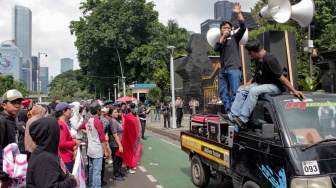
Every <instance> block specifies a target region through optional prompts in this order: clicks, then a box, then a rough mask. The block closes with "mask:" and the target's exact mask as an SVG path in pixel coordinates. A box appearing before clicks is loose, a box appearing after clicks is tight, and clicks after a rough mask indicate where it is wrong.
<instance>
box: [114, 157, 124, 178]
mask: <svg viewBox="0 0 336 188" xmlns="http://www.w3.org/2000/svg"><path fill="white" fill-rule="evenodd" d="M122 162H123V158H121V157H119V156H118V155H116V156H115V158H114V159H113V175H114V176H118V175H119V174H120V173H121V166H122Z"/></svg>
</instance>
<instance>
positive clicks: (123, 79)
mask: <svg viewBox="0 0 336 188" xmlns="http://www.w3.org/2000/svg"><path fill="white" fill-rule="evenodd" d="M114 47H115V49H116V51H117V55H118V59H119V64H120V71H121V81H122V83H123V90H124V97H126V84H125V78H126V77H124V70H123V67H122V65H121V60H120V56H119V51H118V48H117V47H116V46H115V45H114Z"/></svg>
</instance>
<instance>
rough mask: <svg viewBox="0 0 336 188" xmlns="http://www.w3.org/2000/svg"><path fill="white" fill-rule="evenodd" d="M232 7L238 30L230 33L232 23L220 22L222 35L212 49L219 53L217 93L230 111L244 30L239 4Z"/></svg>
mask: <svg viewBox="0 0 336 188" xmlns="http://www.w3.org/2000/svg"><path fill="white" fill-rule="evenodd" d="M233 7H234V8H233V10H232V11H233V12H234V13H236V14H237V17H238V20H239V30H238V31H237V32H236V33H235V34H233V35H231V31H232V29H233V28H232V24H231V23H230V22H227V21H224V22H222V23H221V24H220V32H221V35H222V37H221V38H220V39H219V41H218V42H217V43H216V44H215V46H214V51H216V52H219V54H220V64H221V70H220V73H219V95H220V98H221V99H222V100H223V103H224V107H225V110H226V111H227V112H230V108H231V105H232V103H233V101H234V100H235V97H236V93H237V90H238V88H239V85H240V79H241V75H242V71H241V64H242V63H241V60H240V56H239V41H240V40H241V39H242V38H243V36H244V33H245V31H246V25H245V20H244V18H243V15H242V13H241V6H240V4H239V3H235V4H234V6H233ZM230 93H231V96H230Z"/></svg>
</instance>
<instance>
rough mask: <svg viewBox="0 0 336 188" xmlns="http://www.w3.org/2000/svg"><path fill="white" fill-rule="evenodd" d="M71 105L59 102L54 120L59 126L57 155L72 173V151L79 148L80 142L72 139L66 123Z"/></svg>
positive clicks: (69, 116) (69, 115)
mask: <svg viewBox="0 0 336 188" xmlns="http://www.w3.org/2000/svg"><path fill="white" fill-rule="evenodd" d="M73 107H74V106H73V105H69V104H68V103H66V102H61V103H59V104H57V105H56V112H55V115H56V118H57V119H58V124H59V126H60V142H59V146H58V150H59V154H60V156H61V159H62V161H63V162H64V164H65V166H66V167H67V169H68V170H69V172H70V173H71V172H72V168H73V165H74V160H73V158H74V151H76V149H77V147H78V146H80V141H76V140H75V139H73V138H72V136H71V134H70V130H69V127H68V125H67V122H69V119H70V118H71V108H73Z"/></svg>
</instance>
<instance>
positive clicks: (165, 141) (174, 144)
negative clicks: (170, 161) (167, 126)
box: [161, 139, 181, 149]
mask: <svg viewBox="0 0 336 188" xmlns="http://www.w3.org/2000/svg"><path fill="white" fill-rule="evenodd" d="M161 140H162V141H164V142H166V143H168V144H171V145H173V146H175V147H178V148H180V149H181V146H178V145H176V144H173V143H171V142H168V141H167V140H164V139H161Z"/></svg>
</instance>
